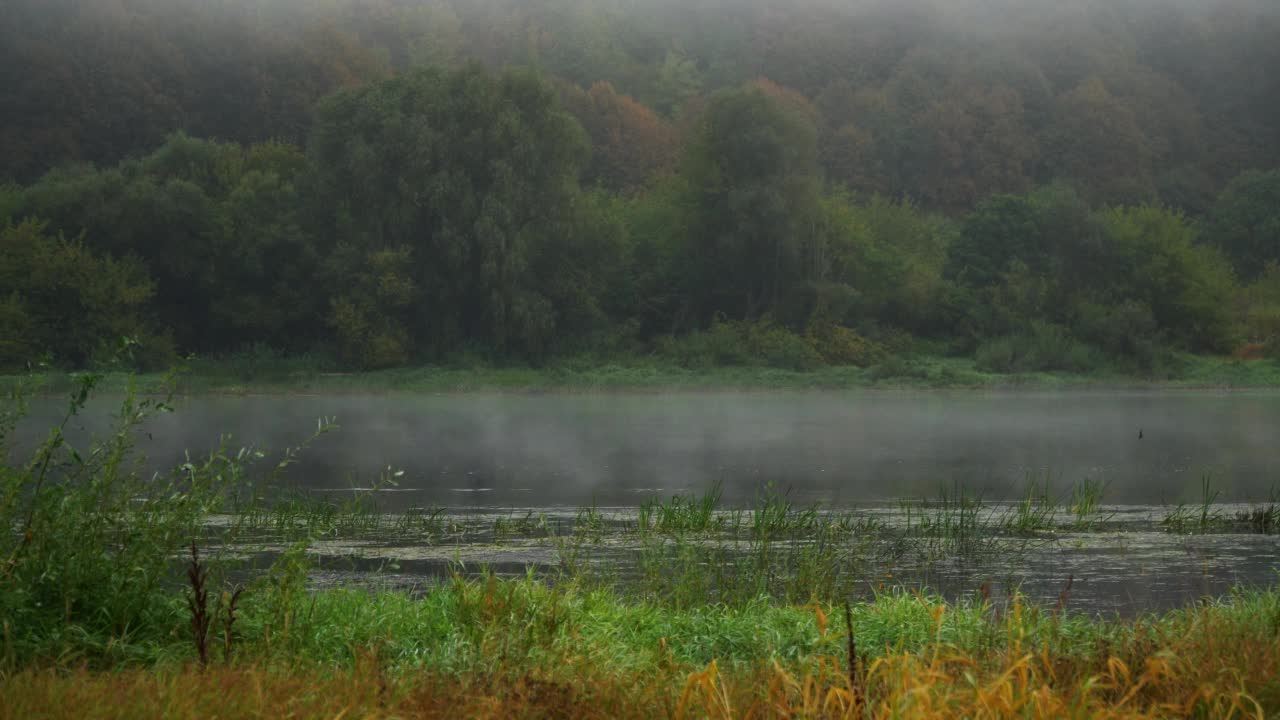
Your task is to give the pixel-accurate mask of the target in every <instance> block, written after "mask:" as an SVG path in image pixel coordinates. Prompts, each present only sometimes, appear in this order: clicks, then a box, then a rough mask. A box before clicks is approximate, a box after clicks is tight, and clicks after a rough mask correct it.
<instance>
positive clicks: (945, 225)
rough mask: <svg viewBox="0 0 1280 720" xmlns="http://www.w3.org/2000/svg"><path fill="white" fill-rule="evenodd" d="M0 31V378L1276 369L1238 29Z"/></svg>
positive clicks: (396, 26) (1019, 10)
mask: <svg viewBox="0 0 1280 720" xmlns="http://www.w3.org/2000/svg"><path fill="white" fill-rule="evenodd" d="M14 5H15V6H14V7H13V8H11V9H9V10H7V11H6V18H5V22H4V23H3V24H0V59H2V60H3V62H0V100H3V102H0V107H2V108H3V110H0V180H3V179H5V178H6V177H7V178H8V179H9V180H10V181H12V182H11V184H9V185H0V226H2V227H5V229H4V231H3V235H2V236H0V242H2V243H3V246H4V254H3V256H2V257H0V338H3V340H0V365H2V366H5V367H18V366H22V365H25V364H27V363H32V362H37V361H41V360H46V361H51V362H52V363H54V364H57V365H61V366H66V367H83V366H86V365H94V364H98V363H102V362H105V361H106V360H107V359H108V358H116V357H118V355H119V352H118V349H119V347H120V345H121V341H122V339H123V338H128V339H129V340H131V341H136V343H138V344H139V345H140V347H133V351H132V354H133V356H134V359H135V360H136V361H138V362H140V363H142V364H157V363H161V362H163V361H164V359H165V358H166V357H171V356H172V355H173V354H174V353H184V354H185V353H188V352H196V353H201V354H219V353H231V352H238V351H241V350H244V349H247V348H258V349H263V348H269V349H270V350H271V351H272V352H279V353H288V354H299V353H316V354H319V355H322V356H325V357H329V358H331V359H332V363H333V364H334V365H335V366H340V367H347V368H378V367H388V366H396V365H406V364H411V363H415V362H423V361H432V362H436V361H446V360H451V359H462V358H466V359H468V360H474V359H486V360H490V361H518V362H535V363H540V362H545V361H546V360H547V359H549V358H552V357H554V356H557V355H568V354H574V355H594V356H597V357H601V356H620V355H634V354H636V353H659V354H661V355H662V356H664V357H665V358H667V359H669V360H672V361H674V362H678V363H680V364H684V365H687V366H699V365H708V364H726V363H736V364H750V363H763V364H768V365H773V366H778V367H787V368H793V369H805V368H810V367H813V366H815V365H818V364H822V363H828V364H858V365H868V364H872V363H875V362H878V361H881V360H883V359H884V358H885V357H886V356H888V355H892V354H898V353H902V352H905V351H910V350H912V349H913V348H916V347H920V346H921V342H924V343H925V346H926V347H927V348H929V349H930V350H931V351H933V352H938V351H952V352H960V353H973V354H976V357H977V358H978V361H979V366H980V367H983V368H984V369H990V370H999V371H1018V370H1069V371H1073V370H1079V371H1084V370H1090V369H1093V368H1096V367H1098V366H1100V365H1103V364H1107V365H1112V366H1116V367H1121V368H1123V369H1127V370H1132V371H1140V372H1146V373H1157V374H1158V373H1161V372H1164V371H1165V370H1167V368H1168V367H1169V361H1170V357H1171V355H1170V351H1173V350H1185V351H1192V352H1204V353H1221V354H1226V353H1231V352H1239V353H1241V354H1243V355H1244V356H1257V355H1268V354H1270V355H1276V354H1277V353H1278V352H1280V340H1278V339H1277V337H1278V336H1277V324H1278V321H1277V316H1278V313H1280V311H1278V310H1277V302H1280V301H1277V293H1278V292H1280V290H1277V289H1276V282H1277V277H1278V276H1277V274H1276V270H1275V269H1274V268H1275V264H1276V263H1280V219H1278V218H1280V170H1276V169H1275V168H1276V167H1277V166H1280V135H1277V133H1276V132H1275V130H1276V128H1275V118H1276V117H1277V113H1278V112H1280V85H1278V84H1277V80H1276V78H1275V77H1273V75H1274V74H1268V73H1266V72H1265V70H1264V68H1267V67H1275V66H1277V65H1280V56H1278V55H1277V48H1280V42H1276V39H1277V38H1280V12H1277V11H1276V9H1275V7H1273V5H1272V4H1270V3H1264V2H1260V1H1256V0H1223V1H1222V2H1218V3H1209V4H1199V3H1197V4H1190V3H1182V2H1178V1H1177V0H1168V2H1167V3H1164V4H1162V5H1161V6H1160V7H1159V8H1152V7H1151V6H1150V4H1149V3H1146V2H1137V1H1134V2H1121V3H1108V4H1106V5H1105V6H1103V5H1098V6H1087V7H1083V8H1082V7H1076V6H1072V7H1070V8H1068V7H1065V6H1061V7H1060V6H1058V5H1050V4H1048V3H1045V4H1042V5H1030V6H1028V5H1026V4H1025V3H1020V2H1019V3H1013V4H1010V5H1009V6H1005V4H1004V3H1000V2H997V3H988V4H984V5H983V6H982V8H981V9H977V8H970V9H969V10H968V11H963V10H962V9H961V8H960V6H955V5H953V4H950V3H947V4H944V5H939V6H936V7H935V6H933V5H931V4H929V3H928V2H923V1H922V2H916V3H887V2H884V3H881V2H874V1H870V0H869V1H867V2H858V3H851V4H849V3H827V2H820V1H817V0H815V1H814V2H811V3H808V4H805V5H803V6H802V7H798V8H795V9H793V10H790V11H788V12H786V13H781V12H777V11H776V10H774V9H772V8H771V7H770V6H769V5H768V4H766V3H762V2H754V1H753V0H744V1H743V2H741V3H739V4H737V5H735V6H733V7H732V8H725V7H723V4H721V3H709V2H681V3H672V2H667V1H666V0H658V1H655V2H648V3H643V4H632V3H626V2H619V1H617V0H539V1H537V2H520V3H514V2H510V0H488V1H486V2H478V3H477V2H453V1H452V0H432V1H431V2H421V1H419V0H413V1H412V2H409V1H408V0H327V1H326V2H308V3H301V2H281V3H272V4H266V5H263V4H260V3H249V2H245V1H244V0H224V1H222V2H216V3H215V2H195V1H194V0H177V1H176V2H175V1H174V0H164V1H163V2H161V1H158V0H114V1H113V2H101V3H98V2H95V3H89V2H78V1H77V0H57V1H56V2H48V1H41V2H35V1H34V0H20V1H19V2H17V3H15V4H14ZM499 66H524V67H525V68H526V69H519V70H517V69H510V67H508V69H502V70H497V69H492V68H496V67H499ZM214 138H216V139H214ZM113 348H114V350H113Z"/></svg>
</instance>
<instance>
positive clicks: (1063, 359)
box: [976, 323, 1101, 373]
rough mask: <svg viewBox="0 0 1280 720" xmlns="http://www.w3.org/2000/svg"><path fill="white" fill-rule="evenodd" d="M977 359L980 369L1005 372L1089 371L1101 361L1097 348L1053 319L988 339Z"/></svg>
mask: <svg viewBox="0 0 1280 720" xmlns="http://www.w3.org/2000/svg"><path fill="white" fill-rule="evenodd" d="M976 361H977V367H978V369H979V370H986V371H989V372H1001V373H1014V372H1037V371H1048V370H1063V371H1067V372H1087V371H1089V370H1094V369H1096V368H1097V367H1098V366H1099V365H1100V364H1101V358H1100V357H1099V353H1098V352H1097V351H1096V350H1095V349H1093V348H1091V347H1090V346H1088V345H1086V344H1085V343H1082V342H1080V341H1079V340H1077V339H1076V338H1075V337H1073V336H1072V335H1071V333H1070V332H1069V331H1068V330H1067V329H1066V328H1064V327H1062V326H1061V325H1053V324H1050V323H1032V324H1031V328H1030V330H1029V331H1028V332H1024V333H1019V334H1016V335H1006V336H1003V337H998V338H994V339H991V340H988V341H986V342H985V343H983V344H982V345H981V346H979V347H978V352H977V356H976Z"/></svg>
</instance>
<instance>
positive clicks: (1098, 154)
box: [1042, 77, 1154, 202]
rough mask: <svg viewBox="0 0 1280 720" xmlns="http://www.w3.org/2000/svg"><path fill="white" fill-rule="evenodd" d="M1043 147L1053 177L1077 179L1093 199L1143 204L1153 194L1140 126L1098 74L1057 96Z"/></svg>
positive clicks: (1148, 150)
mask: <svg viewBox="0 0 1280 720" xmlns="http://www.w3.org/2000/svg"><path fill="white" fill-rule="evenodd" d="M1042 145H1043V146H1044V148H1045V160H1046V162H1047V165H1048V169H1049V172H1050V173H1051V174H1052V176H1053V177H1061V178H1070V179H1073V180H1077V181H1079V182H1080V183H1081V184H1082V186H1083V187H1085V188H1086V189H1087V190H1088V192H1089V193H1090V194H1091V195H1092V196H1093V197H1095V198H1099V199H1105V200H1107V201H1109V202H1134V201H1138V202H1140V201H1143V200H1146V199H1149V198H1150V197H1151V196H1152V195H1153V194H1154V186H1153V185H1152V180H1151V159H1152V151H1151V147H1150V145H1149V142H1148V139H1147V137H1146V135H1145V134H1144V133H1143V129H1142V126H1141V125H1139V123H1138V119H1137V117H1136V116H1135V114H1134V112H1133V110H1132V109H1131V108H1130V107H1128V106H1127V105H1125V103H1124V102H1123V101H1122V100H1121V99H1119V98H1117V97H1116V96H1115V95H1113V94H1111V92H1110V91H1109V90H1108V89H1107V86H1106V85H1105V84H1104V83H1103V82H1102V80H1100V79H1098V78H1096V77H1092V78H1089V79H1087V80H1085V81H1084V82H1082V83H1080V85H1078V86H1076V88H1075V89H1073V90H1071V91H1070V92H1068V93H1065V94H1063V95H1062V96H1061V97H1059V98H1058V102H1057V104H1056V108H1055V110H1054V121H1053V123H1052V124H1051V125H1050V126H1049V127H1048V128H1047V129H1046V131H1045V134H1044V138H1043V140H1042Z"/></svg>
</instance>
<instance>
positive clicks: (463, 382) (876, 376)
mask: <svg viewBox="0 0 1280 720" xmlns="http://www.w3.org/2000/svg"><path fill="white" fill-rule="evenodd" d="M21 380H25V381H26V382H28V383H29V384H31V385H32V386H36V387H40V388H41V391H42V392H59V393H60V392H63V391H65V390H67V389H69V388H71V387H73V386H74V385H75V379H74V378H73V377H72V375H71V374H69V373H65V372H52V371H51V372H45V373H35V374H31V375H23V376H0V387H12V386H13V385H15V384H16V383H17V382H19V381H21ZM131 381H136V382H138V383H139V387H140V388H141V389H142V390H143V391H156V390H158V389H159V388H160V387H161V386H162V384H163V383H164V381H165V376H164V375H161V374H145V375H134V374H132V373H112V372H107V373H106V374H105V377H104V380H103V382H102V383H101V385H100V389H101V390H105V391H109V392H121V391H123V390H124V389H125V388H126V385H127V383H129V382H131ZM861 388H886V389H1009V388H1016V389H1028V390H1054V389H1071V388H1079V389H1090V388H1094V389H1099V388H1105V389H1111V388H1137V389H1159V388H1174V389H1194V388H1280V362H1277V361H1273V360H1251V361H1242V360H1236V359H1232V358H1216V357H1201V356H1194V355H1186V356H1182V357H1181V358H1179V362H1178V363H1177V367H1176V369H1173V370H1171V371H1170V372H1168V373H1167V374H1166V375H1165V376H1162V377H1149V376H1140V375H1133V374H1126V373H1123V372H1119V371H1097V372H1093V373H1087V374H1082V373H1048V372H1037V373H1020V374H1005V373H994V372H987V371H983V370H979V369H978V368H977V366H976V365H975V363H974V361H973V360H971V359H967V358H945V357H935V356H921V357H914V358H890V359H889V360H886V361H885V362H882V363H880V364H878V365H874V366H871V367H867V368H861V367H854V366H838V367H822V368H818V369H815V370H804V371H796V370H784V369H779V368H768V367H750V366H729V367H711V368H702V369H690V368H684V367H680V366H678V365H669V364H661V363H654V362H647V361H644V360H635V361H627V362H617V363H611V362H605V363H595V362H588V361H574V362H564V363H560V364H553V365H550V366H546V367H540V368H533V367H527V366H524V367H522V366H515V367H490V366H484V365H478V366H474V367H449V366H425V367H413V368H398V369H392V370H380V371H372V372H332V371H329V370H327V369H326V366H325V365H324V364H323V363H317V362H314V361H312V360H309V359H306V358H301V359H283V358H276V357H270V358H266V359H256V360H255V359H252V358H249V359H246V358H227V359H201V360H195V361H191V362H190V363H189V364H188V366H187V367H186V369H185V370H184V372H182V374H181V375H180V376H179V379H178V384H177V390H178V392H179V393H182V394H259V393H266V394H270V393H280V394H286V393H466V392H611V391H617V392H661V391H716V390H725V391H727V390H840V389H861Z"/></svg>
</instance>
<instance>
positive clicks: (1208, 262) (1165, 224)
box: [1104, 206, 1238, 352]
mask: <svg viewBox="0 0 1280 720" xmlns="http://www.w3.org/2000/svg"><path fill="white" fill-rule="evenodd" d="M1104 223H1105V226H1106V231H1107V236H1108V239H1109V240H1110V242H1111V243H1112V245H1113V252H1114V258H1115V260H1114V262H1115V263H1116V267H1117V269H1118V270H1119V273H1118V277H1117V280H1118V281H1119V283H1120V286H1119V287H1117V288H1116V291H1117V292H1118V293H1119V294H1120V295H1122V296H1124V297H1127V298H1130V299H1132V300H1136V301H1138V302H1141V303H1143V304H1145V305H1146V306H1147V307H1149V308H1151V312H1152V315H1153V316H1154V318H1155V321H1156V323H1157V324H1158V325H1159V326H1160V327H1161V328H1163V329H1165V330H1166V331H1167V332H1168V333H1169V334H1170V335H1171V336H1172V339H1174V340H1176V341H1177V342H1179V344H1181V345H1183V346H1184V347H1186V348H1187V349H1189V350H1193V351H1201V352H1203V351H1208V352H1226V351H1230V350H1231V349H1232V348H1233V347H1234V346H1235V344H1236V342H1237V341H1238V336H1237V333H1238V330H1237V328H1236V326H1235V322H1234V318H1233V317H1232V297H1233V295H1234V294H1235V291H1236V286H1235V278H1234V276H1233V274H1232V271H1231V265H1230V264H1229V263H1228V262H1227V260H1226V258H1224V257H1223V256H1222V254H1221V253H1220V252H1218V250H1217V249H1215V248H1212V247H1208V246H1205V245H1197V244H1196V243H1195V242H1194V237H1195V231H1194V229H1193V228H1192V226H1191V224H1190V222H1189V221H1188V220H1187V218H1186V217H1185V216H1184V215H1182V214H1181V213H1178V212H1176V211H1173V210H1169V209H1166V208H1162V207H1158V206H1142V207H1132V208H1116V209H1113V210H1110V211H1108V212H1107V213H1106V214H1105V215H1104Z"/></svg>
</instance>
